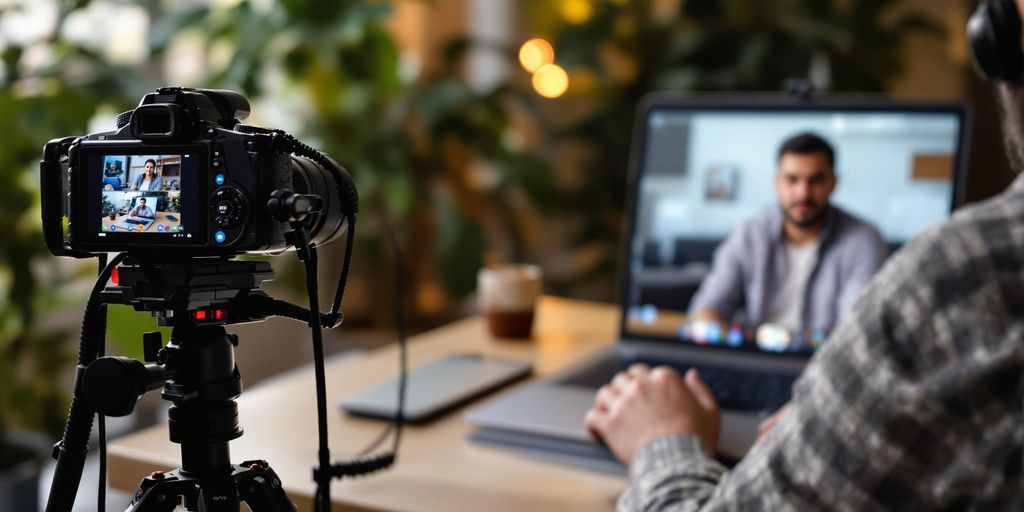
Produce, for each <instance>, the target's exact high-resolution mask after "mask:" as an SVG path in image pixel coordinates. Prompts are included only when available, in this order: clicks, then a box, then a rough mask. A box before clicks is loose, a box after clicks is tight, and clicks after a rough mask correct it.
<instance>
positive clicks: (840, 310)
mask: <svg viewBox="0 0 1024 512" xmlns="http://www.w3.org/2000/svg"><path fill="white" fill-rule="evenodd" d="M825 215H826V216H825V227H824V229H823V230H822V232H821V238H820V243H819V245H818V252H817V255H816V257H815V260H814V263H813V264H814V270H812V271H811V277H810V279H809V280H808V282H807V289H806V290H804V301H803V311H802V314H801V315H800V318H801V328H802V329H830V328H832V327H833V326H835V325H836V324H837V323H839V320H840V318H841V317H842V316H843V314H844V313H846V312H847V311H849V309H850V307H851V306H853V303H854V300H855V299H856V298H857V296H858V295H859V294H860V290H861V288H863V287H864V285H865V284H867V282H868V281H870V280H871V277H872V276H873V275H875V272H876V271H877V270H878V268H879V267H880V266H881V264H882V261H883V260H884V259H885V257H886V255H887V253H888V248H887V246H886V244H885V242H884V241H883V240H882V235H881V234H880V233H879V232H878V230H877V229H875V228H874V227H873V226H871V225H870V224H868V223H866V222H864V221H862V220H860V219H858V218H857V217H854V216H853V215H851V214H849V213H846V212H844V211H843V210H841V209H840V208H839V207H836V206H829V207H828V210H827V211H826V214H825ZM783 221H784V217H783V214H782V211H780V210H779V209H773V210H772V211H770V212H768V213H767V214H765V215H762V216H760V217H756V218H753V219H751V220H748V221H746V222H744V223H743V224H742V225H741V226H739V227H738V228H737V229H735V230H734V231H733V232H732V233H731V234H730V235H729V238H727V239H726V240H725V241H724V242H722V244H721V245H719V246H718V248H717V249H716V250H715V256H714V261H712V264H711V272H710V273H709V274H708V275H707V277H705V278H704V281H703V282H701V285H700V289H699V290H697V294H696V295H694V297H693V300H691V301H690V307H689V310H690V314H691V315H692V314H693V313H695V312H696V311H698V310H700V309H703V308H712V309H714V310H716V311H718V312H719V313H721V314H722V316H723V317H725V319H726V320H727V321H732V320H733V316H734V314H735V313H736V312H738V311H740V310H742V311H744V313H745V315H744V318H743V322H744V323H746V324H748V325H758V324H761V323H764V322H766V321H767V319H768V315H769V312H770V311H771V310H772V307H773V306H774V300H775V294H776V292H777V291H778V290H779V289H780V288H781V287H782V282H783V280H784V279H785V277H786V276H785V273H786V260H785V240H784V238H783V231H782V223H783Z"/></svg>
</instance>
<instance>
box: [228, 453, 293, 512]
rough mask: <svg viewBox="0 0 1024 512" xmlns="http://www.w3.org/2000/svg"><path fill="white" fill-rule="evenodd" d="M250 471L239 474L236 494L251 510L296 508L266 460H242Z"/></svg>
mask: <svg viewBox="0 0 1024 512" xmlns="http://www.w3.org/2000/svg"><path fill="white" fill-rule="evenodd" d="M242 465H243V466H248V467H249V468H251V470H250V471H248V472H246V473H244V474H242V475H240V478H239V479H238V494H239V496H240V497H241V498H242V501H244V502H245V504H246V505H249V509H250V510H252V512H294V511H295V510H298V508H297V507H296V506H295V504H294V503H292V500H290V499H289V498H288V495H287V494H286V493H285V492H284V488H282V487H281V479H280V478H278V477H277V473H275V472H274V470H273V469H270V468H269V467H267V466H266V462H263V461H258V462H255V463H254V462H243V463H242Z"/></svg>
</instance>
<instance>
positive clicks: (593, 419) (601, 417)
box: [583, 408, 606, 443]
mask: <svg viewBox="0 0 1024 512" xmlns="http://www.w3.org/2000/svg"><path fill="white" fill-rule="evenodd" d="M605 419H606V413H605V412H603V411H600V410H598V409H596V408H592V409H590V410H589V411H587V414H586V415H584V416H583V426H584V427H586V429H587V433H589V434H590V437H591V438H593V439H594V441H597V442H599V443H603V442H604V436H603V434H602V432H604V423H605Z"/></svg>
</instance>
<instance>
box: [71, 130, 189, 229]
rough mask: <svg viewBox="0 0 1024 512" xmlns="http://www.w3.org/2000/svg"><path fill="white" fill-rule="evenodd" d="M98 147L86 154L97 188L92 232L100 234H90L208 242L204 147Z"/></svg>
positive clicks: (89, 173)
mask: <svg viewBox="0 0 1024 512" xmlns="http://www.w3.org/2000/svg"><path fill="white" fill-rule="evenodd" d="M90 149H92V148H90ZM96 149H98V148H96ZM96 149H92V150H91V151H88V152H87V153H85V154H83V161H84V163H85V164H86V169H87V172H86V176H87V179H88V181H89V182H91V184H92V187H93V190H95V192H94V194H95V195H92V197H90V201H89V202H88V217H89V221H88V223H89V226H88V231H89V232H90V234H92V235H94V236H95V238H93V237H90V238H93V240H95V241H97V242H104V241H109V242H115V241H117V242H121V243H129V244H132V243H139V242H141V243H148V242H156V241H158V240H159V241H160V243H161V244H163V243H172V244H191V243H203V242H204V241H205V239H204V238H205V237H204V234H203V233H204V231H203V228H204V226H201V225H200V224H201V221H202V220H203V219H202V218H201V216H200V215H199V199H200V182H201V180H202V178H201V176H200V174H202V173H201V172H200V171H201V169H205V165H202V162H203V159H204V158H205V152H204V151H202V150H201V149H202V148H196V147H192V148H188V147H174V148H171V147H163V148H160V149H159V150H155V149H154V148H105V149H103V150H101V151H97V150H96Z"/></svg>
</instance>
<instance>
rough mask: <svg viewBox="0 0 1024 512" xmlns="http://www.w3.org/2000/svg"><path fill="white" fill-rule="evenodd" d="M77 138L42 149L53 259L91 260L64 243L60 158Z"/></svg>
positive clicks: (42, 188)
mask: <svg viewBox="0 0 1024 512" xmlns="http://www.w3.org/2000/svg"><path fill="white" fill-rule="evenodd" d="M74 140H75V137H64V138H62V139H53V140H51V141H50V142H47V143H46V146H44V147H43V159H42V160H40V161H39V193H40V206H41V207H42V208H41V210H42V217H43V218H42V221H43V240H44V241H45V242H46V247H47V248H48V249H49V250H50V252H51V253H53V255H54V256H71V257H73V258H91V257H93V256H94V255H93V254H90V253H87V252H80V251H72V250H71V249H69V248H68V246H67V245H66V244H65V243H64V220H63V218H62V217H63V215H62V212H61V209H62V202H63V197H62V195H63V193H64V187H63V184H62V183H61V179H62V172H61V163H60V158H61V155H62V154H64V153H65V152H66V150H67V146H68V145H69V144H71V143H72V142H73V141H74Z"/></svg>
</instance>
